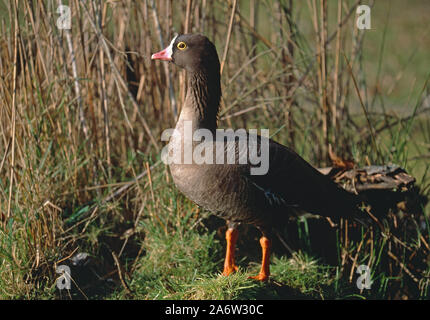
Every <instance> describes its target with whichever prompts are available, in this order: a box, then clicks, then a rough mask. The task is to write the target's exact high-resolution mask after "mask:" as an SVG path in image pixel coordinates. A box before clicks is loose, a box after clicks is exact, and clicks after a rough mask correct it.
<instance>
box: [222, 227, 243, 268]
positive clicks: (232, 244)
mask: <svg viewBox="0 0 430 320" xmlns="http://www.w3.org/2000/svg"><path fill="white" fill-rule="evenodd" d="M238 234H239V232H238V231H237V229H232V228H228V229H227V231H226V233H225V239H226V240H227V250H226V253H225V262H224V271H223V273H222V274H223V275H224V276H228V275H230V274H232V273H233V272H234V271H237V266H236V265H235V264H234V250H235V248H236V240H237V236H238Z"/></svg>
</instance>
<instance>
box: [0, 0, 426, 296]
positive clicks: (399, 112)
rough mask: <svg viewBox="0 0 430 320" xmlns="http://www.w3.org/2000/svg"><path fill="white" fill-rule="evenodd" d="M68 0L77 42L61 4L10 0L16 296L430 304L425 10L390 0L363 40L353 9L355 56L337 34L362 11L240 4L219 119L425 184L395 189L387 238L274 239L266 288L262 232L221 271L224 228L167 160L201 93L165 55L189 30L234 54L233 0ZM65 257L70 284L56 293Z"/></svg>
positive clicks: (5, 14)
mask: <svg viewBox="0 0 430 320" xmlns="http://www.w3.org/2000/svg"><path fill="white" fill-rule="evenodd" d="M63 2H64V3H67V4H69V5H70V6H71V9H72V13H73V14H72V32H71V33H70V34H69V33H68V32H67V31H65V30H59V29H58V28H56V19H57V18H58V16H57V15H56V14H55V12H56V10H55V9H56V6H57V2H56V1H45V2H19V3H18V4H17V5H16V7H15V3H16V2H15V1H1V0H0V29H1V31H2V35H4V37H2V38H1V39H0V74H1V81H0V92H1V94H0V96H1V98H0V101H1V104H0V141H1V142H0V299H78V298H80V299H251V300H253V299H428V298H429V297H430V289H429V276H430V263H429V256H430V248H429V247H428V244H429V242H430V241H429V239H430V226H429V214H430V211H429V207H430V206H429V205H427V202H426V199H427V198H428V196H429V194H430V188H429V185H430V183H429V181H430V180H429V167H430V166H429V164H428V161H427V160H428V156H429V146H430V125H429V124H430V122H429V118H428V108H429V106H428V101H427V100H428V82H427V79H428V75H429V70H428V66H427V65H426V61H427V60H426V57H427V52H428V49H429V46H430V43H429V41H428V40H429V37H428V35H426V33H425V32H424V33H423V32H422V31H423V30H424V29H423V28H425V27H423V25H424V24H425V23H424V24H423V23H420V21H423V19H425V18H426V16H425V14H424V13H425V12H427V11H428V10H427V7H428V3H427V2H426V1H413V2H411V3H412V4H410V3H409V2H408V4H406V3H405V2H404V1H401V0H396V1H390V8H389V6H388V5H387V4H386V3H385V2H383V1H375V3H374V5H373V6H372V30H369V31H365V32H358V31H357V29H354V15H352V16H350V17H349V18H348V19H346V20H345V23H344V24H343V25H342V27H340V28H339V35H340V38H339V47H337V45H336V36H335V37H334V38H333V40H332V42H330V43H329V44H327V45H326V46H321V39H322V38H327V36H330V35H332V34H334V32H336V30H337V21H338V16H337V14H338V12H339V8H340V12H341V14H342V16H341V18H342V19H344V18H345V17H347V14H348V12H350V10H351V9H353V4H354V3H355V1H352V0H351V1H341V2H339V3H340V4H341V6H340V7H339V6H338V4H339V3H336V1H327V2H325V3H326V4H327V8H326V10H325V9H324V6H323V7H320V2H318V1H315V4H316V7H314V5H313V3H314V1H300V2H294V4H293V8H292V9H293V10H292V12H293V13H292V15H290V16H289V15H288V10H286V9H291V8H290V7H289V5H290V1H278V0H268V1H249V2H247V1H238V2H237V6H238V9H237V10H238V11H237V14H236V15H235V16H234V21H233V24H232V25H231V26H232V28H231V30H232V33H231V39H230V42H229V44H228V53H229V54H228V56H227V60H226V63H225V66H224V71H223V79H222V81H223V83H222V85H223V108H222V111H221V112H222V116H221V118H220V126H221V127H223V128H226V127H233V128H240V127H245V128H268V129H270V133H271V134H272V135H273V138H274V139H275V140H277V141H279V142H280V143H283V144H287V145H289V146H291V147H293V148H294V149H295V150H297V151H298V152H299V154H300V155H302V156H303V157H304V158H305V159H306V160H308V161H309V162H311V163H312V164H314V165H315V166H320V167H322V166H327V165H330V161H329V159H328V156H327V154H328V152H327V150H328V149H329V147H330V146H331V147H333V148H334V151H335V153H336V154H338V155H339V156H340V157H343V158H353V159H354V161H355V162H356V164H357V165H358V166H364V165H367V164H369V163H370V164H381V163H385V164H386V163H390V162H393V163H396V164H399V165H401V166H403V167H405V168H406V169H407V171H408V172H409V173H410V174H412V175H413V176H414V177H416V179H417V181H416V189H415V190H414V191H413V192H412V193H410V194H407V195H405V194H402V193H401V191H398V192H396V193H391V194H390V195H389V197H392V198H395V197H399V198H402V197H403V198H404V199H406V200H407V201H406V202H407V203H408V204H411V207H410V208H409V207H406V208H405V207H402V206H400V207H398V206H394V207H393V208H391V209H389V210H388V209H387V211H386V212H385V214H386V219H385V220H384V221H383V223H384V224H385V226H386V227H387V230H386V231H387V232H386V233H385V234H384V233H381V232H379V231H377V230H365V229H362V228H360V227H358V226H354V225H352V224H351V223H350V222H347V221H345V220H343V221H341V222H340V225H339V227H337V228H331V227H330V226H329V224H328V223H326V222H325V220H321V219H314V218H310V217H305V218H302V219H300V220H298V221H291V222H290V223H289V224H287V225H285V226H282V228H281V229H280V230H279V232H280V236H281V237H282V238H283V239H284V240H285V241H286V242H287V243H288V245H289V246H290V247H291V248H292V251H293V252H289V250H287V249H286V248H285V246H284V245H283V244H282V242H281V241H280V240H279V239H274V243H273V256H272V264H271V272H272V277H271V280H270V281H269V282H268V283H257V282H255V281H253V280H250V279H248V277H249V276H250V275H254V274H255V273H257V272H258V269H259V261H260V254H261V253H260V249H259V246H258V237H259V233H258V232H257V230H255V229H254V228H253V227H248V226H242V227H241V229H240V238H239V242H238V250H237V258H238V265H239V271H238V272H237V273H235V274H233V275H232V276H230V277H224V276H221V275H220V272H221V270H222V267H223V256H224V248H225V240H224V231H225V228H226V227H225V223H224V221H222V220H220V219H218V218H215V217H213V216H211V215H210V213H209V212H206V211H204V210H202V209H201V208H198V207H197V206H196V205H194V204H193V203H191V202H190V201H189V200H187V199H186V198H185V197H183V196H182V195H181V194H179V193H178V191H177V190H176V188H175V187H174V186H173V183H172V179H171V177H170V175H169V171H168V169H167V168H166V167H165V166H164V165H163V164H159V158H160V152H159V150H160V149H161V147H162V144H161V142H160V139H159V137H160V135H161V132H162V131H163V130H164V129H166V128H169V127H172V125H173V124H174V120H175V119H174V116H173V114H172V110H173V105H172V99H171V95H170V94H171V92H173V96H174V97H173V98H174V100H175V101H176V102H177V106H178V107H180V105H181V99H182V93H183V92H184V90H185V87H186V85H185V81H184V77H183V76H182V75H181V73H180V71H179V70H178V68H175V67H173V66H170V65H169V66H168V69H167V71H168V72H170V76H171V79H172V81H171V82H170V80H169V76H168V75H169V74H168V73H166V69H165V65H162V64H158V63H154V62H152V61H150V59H149V57H150V55H151V53H152V52H155V51H157V50H158V49H160V47H161V44H160V35H161V36H162V37H163V41H164V43H167V41H168V39H167V38H168V37H169V36H170V35H171V31H172V30H174V31H179V32H181V31H183V30H184V29H186V26H185V24H188V25H189V28H190V30H192V31H193V32H203V33H205V34H207V35H208V36H209V37H210V38H211V39H213V41H214V42H215V43H216V45H217V48H218V52H219V54H220V56H221V53H222V52H224V50H225V47H226V34H227V32H228V30H229V28H228V27H229V26H228V25H227V26H226V23H228V22H229V21H230V18H231V16H232V15H231V10H232V7H231V6H229V5H227V4H226V3H225V2H224V1H214V2H210V4H209V2H208V1H206V2H201V3H200V2H198V1H192V2H191V3H190V4H192V7H191V8H190V11H189V12H188V15H186V11H187V2H171V1H164V0H160V1H155V2H154V4H155V6H152V3H151V1H147V2H144V1H142V2H133V1H121V2H95V1H87V2H85V3H84V2H81V1H63ZM42 3H43V5H42ZM100 3H101V6H99V4H100ZM205 3H206V4H205ZM323 4H324V2H323ZM405 6H408V7H407V8H406V7H405ZM321 9H322V10H321ZM426 10H427V11H426ZM252 12H254V13H255V14H254V15H252V14H251V13H252ZM280 12H282V14H279V13H280ZM165 13H170V16H169V14H167V15H166V14H165ZM404 13H407V14H404ZM155 16H156V17H158V22H159V25H158V24H157V19H154V17H155ZM185 16H188V17H189V21H184V20H185V19H184V17H185ZM267 21H270V22H271V23H267ZM324 21H326V26H325V23H324ZM15 22H17V24H18V27H19V29H16V28H15ZM91 22H95V23H94V24H92V23H91ZM97 28H100V29H97ZM159 29H161V34H159V33H158V30H159ZM100 34H103V38H99V36H100ZM423 34H424V35H423ZM427 34H428V33H427ZM69 36H70V40H71V43H72V46H71V48H73V55H74V56H75V59H74V60H73V59H72V51H71V49H70V47H69V46H68V42H67V41H68V40H67V39H68V37H69ZM102 39H104V40H105V43H106V46H103V45H102V43H103V41H102ZM15 48H17V50H15ZM318 52H319V54H320V55H322V54H323V55H324V56H325V57H326V61H325V64H324V63H323V60H324V59H321V58H319V55H318ZM343 53H345V55H346V57H347V59H348V61H350V63H351V68H352V72H349V71H348V69H347V65H346V62H345V60H344V59H343ZM289 59H292V63H290V62H288V61H289ZM113 66H115V68H114V67H113ZM73 67H76V70H77V78H76V79H75V75H74V73H73ZM335 75H336V77H335ZM352 76H354V77H355V79H356V81H357V86H358V93H359V94H360V95H361V97H362V98H363V106H360V101H359V99H358V95H357V92H356V91H355V87H354V84H353V80H352ZM77 89H79V90H77ZM77 92H79V94H77ZM324 96H325V97H326V99H321V97H324ZM426 99H427V100H426ZM366 116H367V117H368V120H369V122H370V126H369V123H368V122H367V120H366ZM369 127H372V128H373V129H374V132H375V133H374V134H375V142H376V148H377V149H378V150H379V152H380V156H378V155H377V153H376V152H375V146H374V144H373V143H372V140H371V139H372V136H371V132H370V129H369ZM151 136H152V137H154V139H152V138H151ZM154 140H155V142H154ZM381 198H382V196H381ZM396 205H397V203H396ZM402 208H403V209H402ZM78 253H81V254H82V253H86V254H88V256H87V257H86V258H81V259H77V258H76V255H77V254H78ZM63 264H65V265H68V266H70V268H71V275H72V280H73V281H72V282H73V286H72V290H70V291H67V290H58V289H57V287H56V280H57V279H58V277H59V276H60V274H58V273H56V267H57V266H59V265H63ZM359 265H368V266H369V267H370V270H371V278H372V281H373V283H372V287H371V289H370V290H366V289H364V290H360V289H358V288H357V285H356V281H357V279H358V277H359V275H358V274H357V273H356V270H357V267H358V266H359Z"/></svg>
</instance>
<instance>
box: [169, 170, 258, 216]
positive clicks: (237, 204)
mask: <svg viewBox="0 0 430 320" xmlns="http://www.w3.org/2000/svg"><path fill="white" fill-rule="evenodd" d="M217 167H218V166H217V165H208V166H204V165H203V166H193V165H189V166H188V167H187V165H174V166H172V165H171V166H170V169H171V173H172V177H173V181H174V182H175V185H176V187H177V188H178V189H179V191H181V192H182V193H183V194H184V195H185V196H186V197H187V198H188V199H190V200H192V201H193V202H195V203H196V204H198V205H199V206H201V207H203V208H204V209H206V210H208V211H210V212H212V213H213V214H215V215H217V216H219V217H220V218H223V219H226V220H229V221H234V222H244V223H255V222H256V221H257V220H259V217H260V216H261V212H260V210H258V206H257V205H256V203H255V197H253V192H252V191H253V190H252V188H250V185H249V183H248V182H247V181H246V179H244V178H243V177H241V176H240V174H238V172H236V171H235V170H227V169H226V168H225V167H223V168H222V169H223V170H220V169H221V168H217ZM217 169H218V170H217Z"/></svg>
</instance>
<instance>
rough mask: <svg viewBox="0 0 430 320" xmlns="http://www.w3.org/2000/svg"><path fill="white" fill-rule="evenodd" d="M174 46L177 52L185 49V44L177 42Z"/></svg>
mask: <svg viewBox="0 0 430 320" xmlns="http://www.w3.org/2000/svg"><path fill="white" fill-rule="evenodd" d="M176 46H177V47H178V49H179V50H184V49H185V48H186V47H187V45H186V43H185V42H183V41H181V42H179V43H178V44H177V45H176Z"/></svg>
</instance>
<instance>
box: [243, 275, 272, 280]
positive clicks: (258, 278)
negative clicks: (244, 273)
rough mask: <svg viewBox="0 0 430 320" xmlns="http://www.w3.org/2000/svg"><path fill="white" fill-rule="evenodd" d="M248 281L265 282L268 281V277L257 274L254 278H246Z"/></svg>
mask: <svg viewBox="0 0 430 320" xmlns="http://www.w3.org/2000/svg"><path fill="white" fill-rule="evenodd" d="M248 279H254V280H258V281H267V280H269V276H268V275H267V274H264V273H259V274H257V275H256V276H253V277H248Z"/></svg>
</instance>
